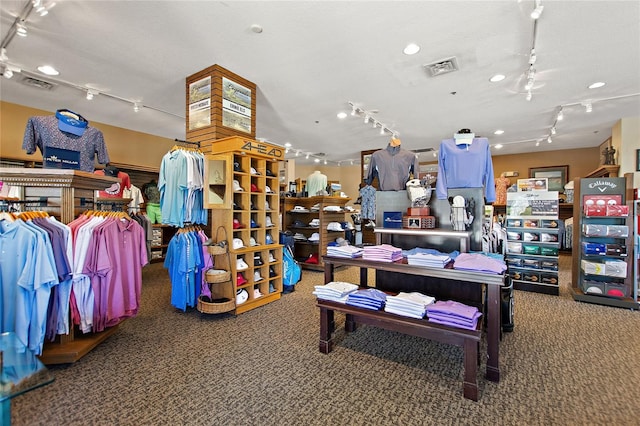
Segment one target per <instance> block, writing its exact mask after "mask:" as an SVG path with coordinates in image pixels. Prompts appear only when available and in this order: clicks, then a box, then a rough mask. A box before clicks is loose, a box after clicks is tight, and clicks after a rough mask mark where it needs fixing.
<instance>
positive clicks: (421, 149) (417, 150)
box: [411, 148, 434, 154]
mask: <svg viewBox="0 0 640 426" xmlns="http://www.w3.org/2000/svg"><path fill="white" fill-rule="evenodd" d="M431 151H434V149H433V148H420V149H412V150H411V152H415V153H416V154H420V153H422V152H431Z"/></svg>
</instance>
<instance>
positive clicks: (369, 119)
mask: <svg viewBox="0 0 640 426" xmlns="http://www.w3.org/2000/svg"><path fill="white" fill-rule="evenodd" d="M347 103H348V104H349V106H351V115H352V116H354V117H355V116H360V117H363V118H364V124H369V123H372V124H373V126H372V127H373V128H374V129H375V128H377V127H380V135H381V136H384V135H386V134H387V133H391V134H392V135H393V137H394V138H395V137H397V133H396V132H395V131H393V130H391V129H390V128H389V127H387V126H385V124H384V123H382V122H380V121H378V120H376V119H375V118H374V116H373V115H372V114H376V113H377V112H378V110H376V109H372V110H366V109H364V108H363V107H358V106H356V105H355V104H354V103H353V102H351V101H349V102H347Z"/></svg>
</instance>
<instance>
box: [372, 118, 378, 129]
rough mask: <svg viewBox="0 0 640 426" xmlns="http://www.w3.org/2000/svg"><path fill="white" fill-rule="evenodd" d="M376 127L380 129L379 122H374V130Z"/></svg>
mask: <svg viewBox="0 0 640 426" xmlns="http://www.w3.org/2000/svg"><path fill="white" fill-rule="evenodd" d="M376 127H378V122H377V121H376V120H373V128H374V129H375V128H376Z"/></svg>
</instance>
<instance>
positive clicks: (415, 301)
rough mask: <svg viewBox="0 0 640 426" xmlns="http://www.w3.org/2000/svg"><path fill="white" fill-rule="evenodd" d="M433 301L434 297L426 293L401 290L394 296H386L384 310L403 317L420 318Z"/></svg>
mask: <svg viewBox="0 0 640 426" xmlns="http://www.w3.org/2000/svg"><path fill="white" fill-rule="evenodd" d="M435 301H436V299H435V298H434V297H431V296H427V295H426V294H422V293H418V292H412V293H405V292H401V293H398V294H397V295H396V296H387V301H386V304H385V305H384V311H385V312H390V313H392V314H396V315H402V316H404V317H410V318H417V319H422V318H424V316H425V314H426V313H427V306H429V305H431V304H432V303H434V302H435Z"/></svg>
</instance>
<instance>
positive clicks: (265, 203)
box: [264, 200, 271, 211]
mask: <svg viewBox="0 0 640 426" xmlns="http://www.w3.org/2000/svg"><path fill="white" fill-rule="evenodd" d="M264 209H265V210H266V211H270V210H271V207H269V202H268V201H267V200H264Z"/></svg>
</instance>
